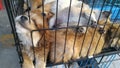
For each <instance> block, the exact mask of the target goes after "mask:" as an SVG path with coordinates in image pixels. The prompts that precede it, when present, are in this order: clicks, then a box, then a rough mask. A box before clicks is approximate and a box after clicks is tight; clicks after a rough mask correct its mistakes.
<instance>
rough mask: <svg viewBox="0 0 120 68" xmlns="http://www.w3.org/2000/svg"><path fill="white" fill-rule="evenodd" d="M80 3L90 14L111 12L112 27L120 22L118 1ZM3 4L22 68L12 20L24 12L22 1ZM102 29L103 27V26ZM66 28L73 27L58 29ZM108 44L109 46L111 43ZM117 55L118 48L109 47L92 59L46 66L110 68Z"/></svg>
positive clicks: (100, 0)
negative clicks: (69, 65) (94, 11)
mask: <svg viewBox="0 0 120 68" xmlns="http://www.w3.org/2000/svg"><path fill="white" fill-rule="evenodd" d="M43 1H44V0H43ZM71 1H72V0H71ZM81 1H83V2H85V3H87V4H89V5H90V7H91V13H92V11H93V9H99V10H100V11H101V12H102V11H104V10H107V11H110V12H112V15H111V21H112V22H113V23H112V25H113V24H114V23H116V22H120V1H119V0H81ZM27 2H28V9H27V11H30V6H29V3H30V0H27ZM4 3H5V7H6V10H7V13H8V17H9V21H10V25H11V28H12V33H13V36H14V41H15V46H16V50H17V52H18V55H19V60H20V64H21V66H22V63H23V62H24V60H23V56H22V52H21V47H22V46H21V43H20V42H21V41H20V40H19V38H18V35H17V33H16V28H15V20H14V19H15V17H16V16H18V15H21V14H23V13H24V10H23V5H24V0H4ZM43 5H44V4H43ZM70 8H71V7H70ZM56 9H57V8H56ZM68 14H69V13H68ZM68 16H69V15H68ZM90 17H91V14H90ZM89 19H90V18H89ZM68 20H69V19H68ZM106 22H107V21H106ZM112 25H111V26H112ZM87 27H90V26H89V25H88V26H87ZM104 27H105V25H104ZM68 28H73V27H67V28H60V29H68ZM118 29H119V28H118ZM118 29H117V30H118ZM41 30H43V31H44V30H56V29H41ZM117 30H116V32H117ZM35 31H40V30H35ZM32 32H34V31H32ZM115 35H116V34H114V36H115ZM93 37H94V36H93ZM100 38H101V37H100ZM113 38H114V37H113ZM113 38H112V39H113ZM119 39H120V37H119ZM119 39H118V40H119ZM92 40H93V38H92V39H91V41H92ZM83 42H85V41H84V40H83ZM98 42H99V41H98ZM117 43H118V42H117ZM117 43H116V44H117ZM109 44H111V42H110V43H109ZM89 49H90V48H89ZM119 53H120V49H119V48H117V47H109V48H106V49H102V52H101V53H100V54H98V55H94V57H93V58H91V59H89V58H87V57H86V58H81V59H77V60H74V61H70V62H69V63H58V64H52V63H49V62H47V66H54V65H59V64H71V63H72V62H77V63H78V64H79V67H80V68H108V67H109V66H110V64H111V63H112V61H115V60H119V59H115V56H116V55H119ZM104 57H107V58H106V59H104ZM119 57H120V55H119ZM107 59H108V60H107ZM105 60H106V61H105Z"/></svg>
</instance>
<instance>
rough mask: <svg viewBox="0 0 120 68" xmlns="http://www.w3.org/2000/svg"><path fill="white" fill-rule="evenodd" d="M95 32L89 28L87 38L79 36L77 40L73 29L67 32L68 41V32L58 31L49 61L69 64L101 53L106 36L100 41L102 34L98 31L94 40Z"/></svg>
mask: <svg viewBox="0 0 120 68" xmlns="http://www.w3.org/2000/svg"><path fill="white" fill-rule="evenodd" d="M94 30H95V28H91V27H89V28H88V31H87V33H86V37H85V38H84V36H85V34H82V35H81V34H77V36H76V40H75V33H74V32H73V31H72V30H71V29H68V31H67V37H66V39H65V36H66V30H65V29H60V30H57V32H56V35H55V34H53V36H55V37H56V39H55V41H54V42H53V44H52V46H51V48H50V57H49V60H50V61H51V62H53V63H60V62H68V61H70V60H71V59H72V60H76V59H79V58H82V57H88V56H89V57H91V56H93V55H94V54H98V53H100V52H101V50H102V47H103V44H104V36H103V35H102V37H101V39H100V40H99V37H100V35H101V34H100V33H99V29H98V30H97V31H96V32H95V35H94V38H93V40H92V37H93V34H94ZM54 33H55V32H54ZM83 40H84V43H83ZM98 40H99V41H98ZM55 47H56V48H55Z"/></svg>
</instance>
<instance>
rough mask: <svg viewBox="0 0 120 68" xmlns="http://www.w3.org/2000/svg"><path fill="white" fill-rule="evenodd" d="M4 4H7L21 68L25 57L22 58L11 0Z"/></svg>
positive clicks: (5, 1) (5, 0)
mask: <svg viewBox="0 0 120 68" xmlns="http://www.w3.org/2000/svg"><path fill="white" fill-rule="evenodd" d="M4 4H5V7H6V10H7V14H8V18H9V21H10V25H11V28H12V33H13V36H14V41H15V46H16V49H17V53H18V55H19V60H20V63H21V67H22V63H23V56H22V53H21V48H20V44H19V39H18V36H17V34H16V29H15V21H14V18H13V14H12V10H11V9H12V8H11V6H10V1H9V0H4Z"/></svg>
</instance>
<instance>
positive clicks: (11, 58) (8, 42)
mask: <svg viewBox="0 0 120 68" xmlns="http://www.w3.org/2000/svg"><path fill="white" fill-rule="evenodd" d="M18 60H19V59H18V55H17V52H16V48H15V46H14V40H13V36H12V34H11V28H10V24H9V20H8V17H7V13H6V11H5V10H0V68H20V65H19V61H18Z"/></svg>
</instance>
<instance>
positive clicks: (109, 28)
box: [98, 20, 120, 48]
mask: <svg viewBox="0 0 120 68" xmlns="http://www.w3.org/2000/svg"><path fill="white" fill-rule="evenodd" d="M98 24H100V25H105V28H104V30H105V45H104V48H107V47H115V46H117V48H119V47H120V40H119V38H120V24H119V23H114V24H113V25H112V22H111V21H106V20H100V21H99V23H98Z"/></svg>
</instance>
